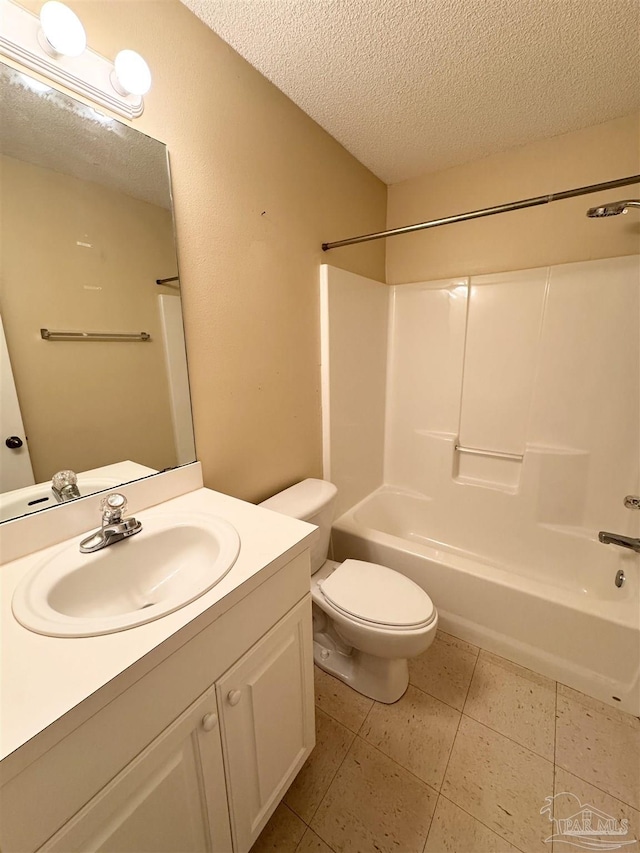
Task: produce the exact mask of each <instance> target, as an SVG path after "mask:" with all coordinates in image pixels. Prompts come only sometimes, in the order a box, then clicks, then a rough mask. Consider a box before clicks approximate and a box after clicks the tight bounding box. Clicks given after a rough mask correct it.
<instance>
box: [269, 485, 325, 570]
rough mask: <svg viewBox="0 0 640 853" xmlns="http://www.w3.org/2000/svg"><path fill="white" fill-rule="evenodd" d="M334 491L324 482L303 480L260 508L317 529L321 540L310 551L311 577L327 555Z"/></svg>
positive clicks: (279, 493)
mask: <svg viewBox="0 0 640 853" xmlns="http://www.w3.org/2000/svg"><path fill="white" fill-rule="evenodd" d="M337 494H338V490H337V488H336V487H335V486H334V485H333V483H329V482H328V481H327V480H314V479H308V480H302V482H300V483H296V484H295V486H290V487H289V488H288V489H285V490H284V491H283V492H278V494H277V495H274V496H273V497H272V498H268V499H267V500H266V501H263V502H262V503H261V504H260V506H263V507H264V508H265V509H271V510H273V511H274V512H280V513H282V515H289V516H291V518H299V519H300V521H308V522H309V524H315V525H317V526H318V527H319V528H320V539H319V540H318V541H317V542H316V544H315V545H314V546H313V547H312V548H311V574H312V575H313V574H315V572H317V571H318V569H320V568H322V566H323V564H324V562H325V560H326V559H327V556H328V554H329V536H330V535H331V522H332V521H333V511H334V508H335V503H336V495H337Z"/></svg>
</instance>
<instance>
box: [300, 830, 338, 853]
mask: <svg viewBox="0 0 640 853" xmlns="http://www.w3.org/2000/svg"><path fill="white" fill-rule="evenodd" d="M307 829H308V830H309V832H313V834H314V835H316V836H317V837H318V838H319V839H320V841H322V843H323V844H324V845H326V846H327V847H328V848H329V850H331V853H336V851H335V848H333V847H332V846H331V845H330V844H329V843H328V842H327V841H325V840H324V838H322V837H321V836H320V835H318V833H317V832H316V831H315V829H311V827H310V826H307V827H306V829H305V831H304V832H303V833H302V838H301V839H300V841H298V843H297V845H296V849H295V851H294V853H298V850H300V845H301V844H302V842H303V840H304V837H305V835H306V834H307Z"/></svg>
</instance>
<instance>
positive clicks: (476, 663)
mask: <svg viewBox="0 0 640 853" xmlns="http://www.w3.org/2000/svg"><path fill="white" fill-rule="evenodd" d="M479 658H480V653H479V652H478V655H477V656H476V662H475V663H474V665H473V672H472V673H471V678H470V679H469V686H468V687H467V694H468V693H469V688H470V687H471V682H472V681H473V676H474V675H475V673H476V667H477V666H478V659H479ZM466 701H467V695H466V694H465V699H464V702H463V703H462V707H463V709H464V706H465V704H466ZM459 714H460V716H459V717H458V725H457V726H456V733H455V734H454V736H453V741H452V742H451V749H450V750H449V755H448V757H447V763H446V766H445V768H444V773H443V774H442V781H441V782H440V792H441V791H442V789H443V787H444V781H445V779H446V778H447V771H448V770H449V764H450V763H451V756H452V755H453V750H454V749H455V748H456V741H457V740H458V733H459V731H460V723H461V722H462V718H463V716H464V710H462V711H459ZM436 805H437V803H436Z"/></svg>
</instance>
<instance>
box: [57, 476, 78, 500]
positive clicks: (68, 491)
mask: <svg viewBox="0 0 640 853" xmlns="http://www.w3.org/2000/svg"><path fill="white" fill-rule="evenodd" d="M51 491H52V492H53V494H54V495H55V496H56V500H57V501H58V503H59V504H62V503H65V501H72V500H73V499H74V498H79V497H81V495H80V489H79V488H78V478H77V476H76V475H75V474H74V473H73V471H58V473H57V474H54V475H53V479H52V480H51Z"/></svg>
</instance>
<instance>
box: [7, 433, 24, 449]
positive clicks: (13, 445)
mask: <svg viewBox="0 0 640 853" xmlns="http://www.w3.org/2000/svg"><path fill="white" fill-rule="evenodd" d="M5 444H6V445H7V447H8V448H9V450H18V448H20V447H22V439H21V438H18V436H17V435H10V436H9V438H7V439H6V441H5Z"/></svg>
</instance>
